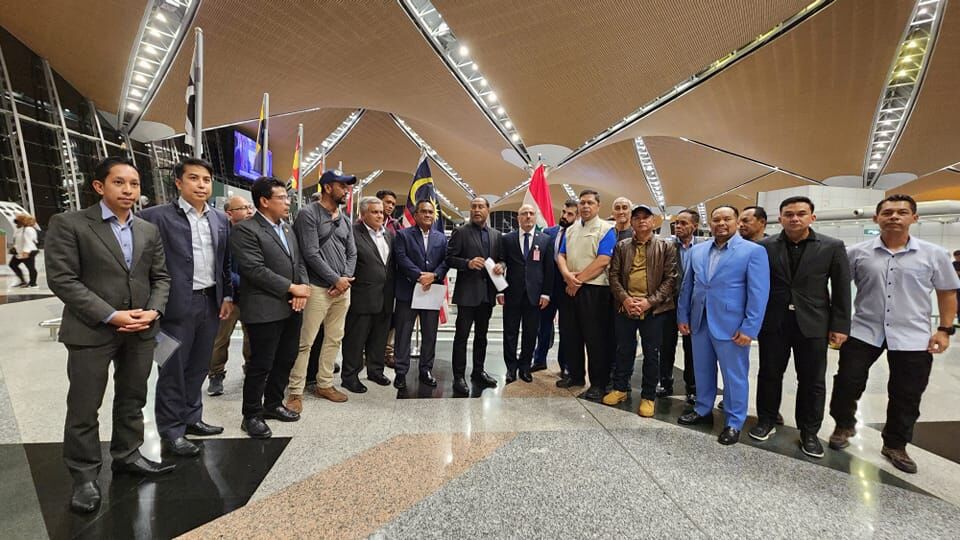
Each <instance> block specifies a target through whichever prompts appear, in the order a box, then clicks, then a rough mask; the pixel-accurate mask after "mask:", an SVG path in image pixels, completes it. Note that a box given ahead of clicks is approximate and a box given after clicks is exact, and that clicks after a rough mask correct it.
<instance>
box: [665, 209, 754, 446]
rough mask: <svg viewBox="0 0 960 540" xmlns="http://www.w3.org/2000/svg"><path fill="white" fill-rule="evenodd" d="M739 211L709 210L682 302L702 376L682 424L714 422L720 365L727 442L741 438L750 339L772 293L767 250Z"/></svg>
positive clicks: (680, 315) (680, 322) (680, 318)
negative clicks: (748, 235) (746, 234)
mask: <svg viewBox="0 0 960 540" xmlns="http://www.w3.org/2000/svg"><path fill="white" fill-rule="evenodd" d="M738 214H739V212H738V211H737V209H736V208H733V207H732V206H718V207H717V208H714V210H713V212H712V213H711V214H710V230H711V231H712V232H713V241H712V242H704V243H702V244H697V245H695V246H693V247H692V248H691V249H690V264H689V265H688V266H687V267H686V268H685V269H684V275H683V283H682V287H681V290H680V299H679V305H678V306H677V308H678V309H677V327H678V328H679V329H680V333H681V334H684V335H687V334H691V335H692V336H693V365H694V372H695V373H696V381H697V401H696V405H695V406H694V409H693V411H690V412H688V413H686V414H684V415H683V416H681V417H680V419H679V423H681V424H684V425H690V424H708V423H711V422H712V421H713V403H714V401H715V399H716V393H717V390H716V388H717V364H719V365H720V373H721V374H722V375H723V401H724V403H725V404H726V405H725V407H724V412H725V413H726V415H727V421H726V425H725V426H724V429H723V432H721V433H720V437H719V438H718V442H719V443H720V444H724V445H730V444H734V443H736V442H737V441H739V440H740V430H741V429H742V428H743V422H744V421H745V420H746V418H747V400H748V398H749V392H750V385H749V381H748V378H747V377H748V374H749V372H750V342H752V341H753V340H754V339H756V337H757V335H759V333H760V326H761V324H762V323H763V314H764V312H765V310H766V308H767V298H768V296H769V294H770V267H769V263H768V262H767V252H766V250H765V249H764V248H763V247H762V246H760V245H758V244H755V243H753V242H749V241H747V240H744V239H743V238H742V237H740V235H739V234H737V218H738V217H739V216H738Z"/></svg>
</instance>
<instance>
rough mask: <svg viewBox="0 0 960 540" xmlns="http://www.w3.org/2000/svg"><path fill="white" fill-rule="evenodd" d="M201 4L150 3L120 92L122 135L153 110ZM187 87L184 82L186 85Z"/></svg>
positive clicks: (195, 0)
mask: <svg viewBox="0 0 960 540" xmlns="http://www.w3.org/2000/svg"><path fill="white" fill-rule="evenodd" d="M201 1H202V0H162V1H150V2H147V7H146V9H145V10H144V12H143V19H141V21H140V31H139V32H138V33H137V39H136V40H134V44H133V50H131V51H130V59H129V60H128V62H127V70H126V72H125V73H126V74H125V75H124V78H123V86H122V87H121V88H120V103H119V105H118V110H117V124H118V125H117V128H118V129H119V130H120V131H121V132H123V133H130V132H131V131H133V129H134V128H135V127H137V124H138V123H139V122H140V120H141V119H142V118H143V115H144V114H145V113H146V111H147V109H148V108H149V107H150V103H151V102H152V101H153V98H154V97H156V95H157V92H158V91H159V90H160V86H161V85H162V84H163V80H164V78H165V77H166V76H167V73H168V72H169V71H170V66H171V64H173V59H174V58H176V56H177V52H179V50H180V46H181V45H182V44H183V40H184V38H185V37H186V34H187V29H188V28H190V25H191V24H193V19H194V17H196V14H197V10H198V9H199V8H200V3H201ZM186 83H187V81H183V84H184V85H186Z"/></svg>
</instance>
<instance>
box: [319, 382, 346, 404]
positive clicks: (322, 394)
mask: <svg viewBox="0 0 960 540" xmlns="http://www.w3.org/2000/svg"><path fill="white" fill-rule="evenodd" d="M313 395H315V396H317V397H318V398H323V399H329V400H330V401H332V402H334V403H343V402H344V401H346V400H347V395H346V394H344V393H343V392H341V391H339V390H337V389H336V388H334V387H332V386H331V387H330V388H316V387H315V388H314V389H313Z"/></svg>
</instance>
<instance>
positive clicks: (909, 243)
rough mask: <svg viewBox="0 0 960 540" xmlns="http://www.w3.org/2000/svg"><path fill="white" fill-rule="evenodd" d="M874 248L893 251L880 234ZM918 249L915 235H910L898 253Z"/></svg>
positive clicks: (874, 240) (874, 241)
mask: <svg viewBox="0 0 960 540" xmlns="http://www.w3.org/2000/svg"><path fill="white" fill-rule="evenodd" d="M811 232H812V231H811ZM873 249H882V250H884V251H886V252H888V253H893V252H892V251H890V250H889V249H888V248H887V246H885V245H884V244H883V240H882V239H881V238H880V235H879V234H878V235H877V236H876V238H874V239H873ZM916 249H917V243H916V242H915V241H914V239H913V236H910V237H908V238H907V245H905V246H903V249H902V250H900V251H898V252H897V253H904V252H906V251H915V250H916Z"/></svg>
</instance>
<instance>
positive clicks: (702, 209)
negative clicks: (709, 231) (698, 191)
mask: <svg viewBox="0 0 960 540" xmlns="http://www.w3.org/2000/svg"><path fill="white" fill-rule="evenodd" d="M697 213H698V214H700V225H701V226H702V227H706V226H707V204H706V203H700V204H698V205H697Z"/></svg>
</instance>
